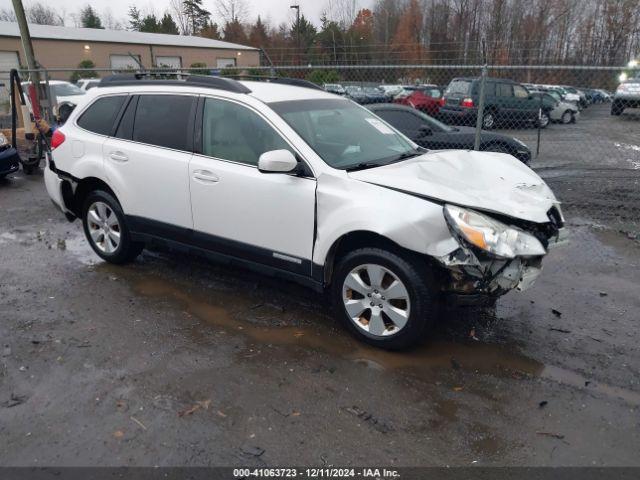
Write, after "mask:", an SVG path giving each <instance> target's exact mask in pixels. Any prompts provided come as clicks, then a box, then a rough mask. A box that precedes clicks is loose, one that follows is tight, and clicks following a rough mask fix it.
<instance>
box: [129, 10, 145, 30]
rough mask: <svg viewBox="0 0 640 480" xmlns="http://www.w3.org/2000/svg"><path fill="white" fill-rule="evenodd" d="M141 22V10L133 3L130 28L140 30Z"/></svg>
mask: <svg viewBox="0 0 640 480" xmlns="http://www.w3.org/2000/svg"><path fill="white" fill-rule="evenodd" d="M141 23H142V20H141V18H140V10H138V7H136V6H135V5H131V6H130V7H129V28H130V29H131V30H134V31H137V32H139V31H140V25H141Z"/></svg>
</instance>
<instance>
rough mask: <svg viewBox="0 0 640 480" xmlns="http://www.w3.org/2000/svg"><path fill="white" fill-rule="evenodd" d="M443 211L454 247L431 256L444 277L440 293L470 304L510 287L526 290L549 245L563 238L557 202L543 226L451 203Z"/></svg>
mask: <svg viewBox="0 0 640 480" xmlns="http://www.w3.org/2000/svg"><path fill="white" fill-rule="evenodd" d="M444 215H445V218H446V220H447V225H448V226H449V230H450V232H451V234H452V236H453V237H454V238H455V239H456V240H457V241H458V244H459V248H457V249H456V250H454V251H452V252H450V253H449V254H447V255H443V256H440V257H436V260H437V262H438V263H439V264H440V266H442V267H443V269H444V272H445V274H446V276H447V279H446V281H445V282H444V290H445V292H446V293H447V294H450V295H452V296H454V297H455V298H456V300H457V301H458V302H463V303H464V302H465V301H468V302H472V303H475V302H476V300H478V301H482V300H486V299H491V298H497V297H499V296H501V295H504V294H505V293H507V292H509V291H510V290H513V289H517V290H519V291H522V290H526V289H527V288H529V287H530V286H531V285H533V283H534V282H535V280H536V278H537V277H538V275H539V274H540V272H541V271H542V258H543V257H544V256H545V255H546V253H547V251H548V249H549V248H550V247H551V246H553V245H557V244H559V243H561V242H562V241H564V238H563V236H564V235H563V234H564V229H563V224H564V220H563V218H562V214H561V213H560V210H559V208H558V207H557V206H554V207H553V208H552V209H551V210H550V211H549V214H548V216H549V222H548V223H544V224H534V223H530V222H523V221H517V220H513V219H504V218H503V219H501V220H504V221H501V220H498V219H497V218H495V217H494V216H488V215H485V214H483V213H480V212H477V211H474V210H469V209H465V208H462V207H457V206H452V205H445V207H444ZM510 220H511V221H510Z"/></svg>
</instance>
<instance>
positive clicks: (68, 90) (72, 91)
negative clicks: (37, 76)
mask: <svg viewBox="0 0 640 480" xmlns="http://www.w3.org/2000/svg"><path fill="white" fill-rule="evenodd" d="M51 90H53V93H55V95H56V97H69V96H72V95H84V94H85V93H86V92H85V91H84V90H82V89H81V88H79V87H76V86H75V85H72V84H70V83H54V84H52V85H51Z"/></svg>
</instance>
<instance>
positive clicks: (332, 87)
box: [322, 83, 347, 95]
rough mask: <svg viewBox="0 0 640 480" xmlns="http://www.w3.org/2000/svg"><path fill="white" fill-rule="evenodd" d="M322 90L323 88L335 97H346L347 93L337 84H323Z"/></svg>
mask: <svg viewBox="0 0 640 480" xmlns="http://www.w3.org/2000/svg"><path fill="white" fill-rule="evenodd" d="M322 88H324V89H325V90H326V91H327V92H329V93H334V94H336V95H346V94H347V91H346V90H345V89H344V87H343V86H342V85H340V84H339V83H325V84H324V85H323V86H322Z"/></svg>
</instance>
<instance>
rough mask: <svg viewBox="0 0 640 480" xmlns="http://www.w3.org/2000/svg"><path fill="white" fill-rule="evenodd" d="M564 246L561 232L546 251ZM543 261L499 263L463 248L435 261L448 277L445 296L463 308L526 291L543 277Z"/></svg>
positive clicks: (522, 259)
mask: <svg viewBox="0 0 640 480" xmlns="http://www.w3.org/2000/svg"><path fill="white" fill-rule="evenodd" d="M565 243H567V233H566V229H564V228H562V229H560V230H558V233H557V235H556V236H554V237H552V238H551V239H549V244H548V246H547V251H549V250H551V249H554V248H555V247H557V246H559V245H562V244H565ZM542 259H543V256H535V257H516V258H513V259H499V258H495V257H490V256H489V255H482V254H480V253H476V252H475V251H473V250H472V249H471V248H468V247H466V246H462V245H461V246H460V248H458V249H457V250H455V251H454V252H452V253H450V254H448V255H445V256H443V257H438V258H436V260H437V261H438V263H439V264H440V266H441V267H443V269H444V272H445V275H446V277H447V280H446V281H445V282H444V292H445V293H446V294H447V295H448V296H449V297H450V298H453V299H454V301H455V302H456V303H462V304H479V303H480V304H481V303H486V302H487V300H491V299H495V298H497V297H500V296H502V295H504V294H505V293H507V292H510V291H511V290H518V291H524V290H527V289H528V288H530V287H531V286H532V285H533V284H534V283H535V281H536V279H537V278H538V276H539V275H540V273H542Z"/></svg>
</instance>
